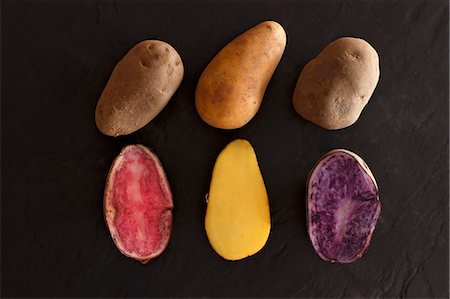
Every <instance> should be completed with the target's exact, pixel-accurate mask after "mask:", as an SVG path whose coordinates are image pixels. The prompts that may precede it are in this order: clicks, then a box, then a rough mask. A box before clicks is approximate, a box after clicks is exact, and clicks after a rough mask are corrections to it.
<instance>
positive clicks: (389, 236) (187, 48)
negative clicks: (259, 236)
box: [1, 0, 449, 297]
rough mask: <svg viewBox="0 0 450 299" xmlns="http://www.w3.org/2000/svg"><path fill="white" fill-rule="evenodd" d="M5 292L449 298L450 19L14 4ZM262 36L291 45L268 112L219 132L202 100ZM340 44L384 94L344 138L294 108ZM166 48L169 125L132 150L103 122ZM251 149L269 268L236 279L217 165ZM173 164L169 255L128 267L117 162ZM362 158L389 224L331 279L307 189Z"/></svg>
mask: <svg viewBox="0 0 450 299" xmlns="http://www.w3.org/2000/svg"><path fill="white" fill-rule="evenodd" d="M1 8H2V14H1V17H2V31H1V35H2V36H1V37H2V64H1V67H2V69H1V71H2V73H1V75H2V81H1V83H2V90H1V92H2V94H1V95H2V107H1V108H2V111H1V137H2V147H1V154H2V156H1V163H2V174H1V183H2V184H1V187H2V188H1V292H2V296H4V297H38V296H41V297H55V296H57V297H73V296H76V297H87V296H90V297H117V296H120V297H122V296H126V297H166V296H167V297H205V296H207V297H262V296H264V297H340V296H342V297H398V296H402V297H447V296H448V294H449V292H448V263H449V259H448V249H449V248H448V233H449V230H448V224H449V222H448V207H449V206H448V195H449V194H448V191H449V189H448V178H449V177H448V173H449V172H448V133H449V131H448V128H449V127H448V110H449V102H448V98H449V94H448V65H449V60H448V43H449V39H448V38H449V31H448V19H449V18H448V2H447V1H415V2H411V1H404V2H399V1H386V2H380V1H376V2H365V1H364V2H357V1H353V2H342V1H339V2H334V1H329V2H324V1H321V2H315V3H314V2H297V3H294V2H288V1H275V0H274V1H271V2H269V1H267V2H246V3H238V2H231V3H225V2H222V3H212V2H210V1H205V2H197V1H195V2H191V3H176V2H170V3H165V2H151V3H148V2H147V3H145V2H136V3H133V4H127V3H123V2H118V3H105V2H100V3H95V2H90V1H87V2H86V1H84V2H82V1H80V2H70V3H67V2H54V3H53V2H39V3H31V2H29V3H19V2H15V1H2V6H1ZM266 19H274V20H277V21H279V22H280V23H281V24H282V25H283V26H284V28H285V29H286V31H287V35H288V45H287V48H286V52H285V54H284V56H283V59H282V60H281V63H280V64H279V66H278V69H277V70H276V72H275V74H274V76H273V78H272V80H271V82H270V84H269V86H268V88H267V91H266V94H265V97H264V101H263V104H262V107H261V109H260V110H259V112H258V114H257V115H256V116H255V118H254V119H253V120H252V121H251V122H250V123H249V124H248V125H247V126H245V127H244V128H241V129H238V130H233V131H222V130H218V129H214V128H212V127H209V126H207V125H206V124H205V123H203V122H202V121H201V119H200V118H199V117H198V115H197V113H196V110H195V107H194V89H195V86H196V82H197V80H198V78H199V76H200V74H201V72H202V70H203V68H204V67H205V66H206V65H207V63H208V62H209V61H210V59H211V58H212V57H213V56H214V55H215V54H216V53H217V52H218V51H219V50H220V49H221V48H222V47H223V46H224V45H225V44H226V43H227V42H228V41H230V40H231V39H232V38H234V37H235V36H237V35H238V34H240V33H242V32H243V31H245V30H246V29H248V28H249V27H251V26H253V25H255V24H257V23H259V22H261V21H263V20H266ZM341 36H358V37H363V38H365V39H366V40H368V41H369V42H370V43H371V44H372V45H373V46H374V47H375V48H376V49H377V50H378V52H379V55H380V61H381V79H380V82H379V84H378V86H377V88H376V90H375V93H374V95H373V97H372V99H371V100H370V103H369V105H368V106H367V107H366V109H365V110H364V112H363V113H362V116H361V118H360V120H359V121H358V122H357V123H356V124H355V125H354V126H352V127H350V128H347V129H344V130H340V131H334V132H333V131H327V130H324V129H322V128H320V127H317V126H315V125H313V124H311V123H308V122H306V121H305V120H303V119H302V118H301V117H299V116H298V115H297V114H296V113H295V112H294V109H293V108H292V104H291V95H292V93H293V90H294V86H295V83H296V80H297V78H298V75H299V73H300V70H301V69H302V67H303V66H304V65H305V64H306V63H307V61H309V60H310V59H311V58H313V57H314V56H315V55H317V54H318V53H319V52H320V51H321V49H322V48H324V47H325V46H326V45H327V44H328V43H329V42H331V41H333V40H334V39H336V38H338V37H341ZM152 38H156V39H162V40H165V41H167V42H169V43H171V44H172V45H173V46H174V47H175V48H176V49H177V50H178V52H179V53H180V54H181V56H182V58H183V60H184V64H185V77H184V80H183V83H182V84H181V87H180V88H179V90H178V91H177V93H176V94H175V96H174V97H173V98H172V100H171V101H170V103H169V104H168V106H167V107H166V108H165V109H164V110H163V111H162V112H161V114H160V115H159V116H158V117H157V118H156V119H154V120H153V121H152V122H151V123H150V124H148V125H147V126H146V127H145V128H143V129H141V130H139V131H138V132H136V133H134V134H132V135H130V136H127V137H120V138H110V137H106V136H103V135H102V134H101V133H100V132H99V131H98V130H97V129H96V127H95V124H94V110H95V105H96V102H97V100H98V98H99V96H100V93H101V91H102V89H103V87H104V86H105V84H106V82H107V80H108V78H109V75H110V73H111V71H112V69H113V67H114V65H115V64H116V63H117V62H118V61H119V60H120V58H121V57H122V56H123V55H124V54H125V53H126V52H127V50H128V49H129V48H131V47H132V46H133V45H134V44H136V43H137V42H139V41H141V40H144V39H152ZM238 137H241V138H247V139H248V140H250V141H251V143H252V144H253V146H254V148H255V150H256V153H257V156H258V159H259V163H260V166H261V170H262V173H263V176H264V178H265V182H266V186H267V190H268V193H269V198H270V205H271V216H272V231H271V235H270V238H269V241H268V243H267V244H266V246H265V247H264V248H263V250H262V251H261V252H260V253H258V254H256V255H254V256H252V257H250V258H247V259H245V260H242V261H239V262H228V261H225V260H223V259H221V258H220V257H219V256H218V255H217V254H216V253H215V252H214V251H213V250H212V249H211V247H210V245H209V243H208V240H207V238H206V234H205V232H204V228H203V219H204V214H205V203H204V195H205V194H206V193H207V191H208V186H209V180H210V175H211V171H212V167H213V164H214V161H215V158H216V156H217V154H218V153H219V152H220V150H221V149H222V148H223V147H224V146H225V145H226V144H227V143H228V142H230V141H231V140H233V139H235V138H238ZM129 143H141V144H144V145H146V146H149V147H150V148H152V149H153V150H154V151H155V152H156V153H157V154H158V156H159V157H160V159H161V161H162V163H163V165H164V167H165V170H166V173H167V176H168V179H169V182H170V184H171V188H172V191H173V195H174V202H175V210H174V225H173V234H172V238H171V240H170V244H169V247H168V248H167V250H166V251H165V252H164V253H163V254H162V255H161V256H160V257H159V258H157V259H155V260H154V261H151V262H150V263H149V264H147V265H145V266H143V265H141V264H139V263H138V262H135V261H133V260H131V259H128V258H125V257H124V256H122V255H121V254H120V253H119V251H118V250H117V249H116V248H115V246H114V244H113V242H112V240H111V238H110V236H109V232H108V230H107V228H106V226H105V224H104V221H103V214H102V193H103V187H104V182H105V179H106V174H107V171H108V169H109V166H110V164H111V162H112V160H113V159H114V157H115V156H116V155H117V154H118V153H119V151H120V149H121V147H122V146H124V145H126V144H129ZM339 147H344V148H348V149H350V150H353V151H355V152H356V153H358V154H360V155H361V156H362V157H363V158H364V159H365V161H366V162H367V163H368V164H369V166H370V167H371V169H372V171H373V172H374V174H375V176H376V178H377V180H378V183H379V185H380V188H381V189H380V192H381V200H382V213H381V218H380V220H379V222H378V225H377V228H376V230H375V233H374V237H373V240H372V244H371V246H370V248H369V251H368V252H367V254H366V255H365V256H364V258H363V259H361V260H359V261H358V262H356V263H354V264H350V265H338V264H331V263H326V262H324V261H322V260H321V259H320V258H319V257H318V256H317V255H316V254H315V252H314V250H313V248H312V246H311V245H310V242H309V239H308V237H307V233H306V228H305V223H306V221H305V204H304V194H305V182H306V177H307V174H308V172H309V170H310V169H311V167H312V166H313V165H314V163H315V162H316V161H317V159H318V158H319V157H320V156H321V155H322V154H324V153H325V152H327V151H329V150H331V149H334V148H339Z"/></svg>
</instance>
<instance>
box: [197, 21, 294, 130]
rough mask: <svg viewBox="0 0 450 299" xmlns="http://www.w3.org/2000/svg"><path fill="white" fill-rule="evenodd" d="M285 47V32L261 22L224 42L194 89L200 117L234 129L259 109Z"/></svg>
mask: <svg viewBox="0 0 450 299" xmlns="http://www.w3.org/2000/svg"><path fill="white" fill-rule="evenodd" d="M285 47H286V33H285V31H284V29H283V27H282V26H281V25H280V24H278V23H277V22H274V21H266V22H262V23H260V24H258V25H256V26H255V27H253V28H251V29H249V30H248V31H246V32H244V33H242V34H241V35H239V36H238V37H236V38H235V39H234V40H232V41H231V42H230V43H229V44H228V45H226V46H225V47H224V48H223V49H222V50H221V51H220V52H219V53H218V54H217V55H216V56H215V57H214V58H213V59H212V60H211V62H210V63H209V64H208V66H207V67H206V68H205V70H204V71H203V73H202V75H201V76H200V79H199V81H198V84H197V89H196V92H195V105H196V108H197V111H198V114H199V115H200V117H201V118H202V119H203V120H204V121H205V122H206V123H207V124H209V125H211V126H213V127H216V128H220V129H236V128H240V127H242V126H244V125H245V124H247V123H248V122H249V121H250V120H251V119H252V118H253V117H254V116H255V114H256V113H257V112H258V109H259V107H260V106H261V102H262V100H263V97H264V93H265V91H266V88H267V85H268V84H269V81H270V78H271V77H272V75H273V73H274V71H275V69H276V67H277V65H278V63H279V62H280V59H281V56H282V55H283V52H284V49H285Z"/></svg>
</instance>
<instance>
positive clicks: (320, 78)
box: [293, 37, 380, 130]
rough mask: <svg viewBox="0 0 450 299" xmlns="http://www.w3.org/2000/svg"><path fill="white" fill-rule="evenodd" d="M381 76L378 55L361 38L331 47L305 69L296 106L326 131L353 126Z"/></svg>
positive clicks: (346, 40) (340, 39) (294, 101)
mask: <svg viewBox="0 0 450 299" xmlns="http://www.w3.org/2000/svg"><path fill="white" fill-rule="evenodd" d="M379 77H380V69H379V61H378V54H377V52H376V51H375V49H374V48H372V46H371V45H370V44H369V43H367V42H366V41H364V40H363V39H359V38H352V37H343V38H339V39H337V40H336V41H334V42H332V43H331V44H329V45H328V46H327V47H326V48H325V49H324V50H323V51H322V52H321V53H320V54H319V55H318V56H317V57H316V58H314V59H313V60H311V61H310V62H308V64H307V65H306V66H305V67H304V68H303V70H302V72H301V74H300V77H299V78H298V82H297V86H296V87H295V91H294V96H293V104H294V108H295V110H296V111H297V113H298V114H300V115H301V116H302V117H303V118H305V119H307V120H309V121H311V122H313V123H315V124H316V125H319V126H321V127H323V128H325V129H330V130H336V129H342V128H345V127H348V126H350V125H352V124H354V123H355V122H356V121H357V120H358V118H359V116H360V114H361V112H362V110H363V108H364V107H365V106H366V104H367V103H368V102H369V99H370V97H371V96H372V93H373V91H374V90H375V87H376V85H377V83H378V79H379Z"/></svg>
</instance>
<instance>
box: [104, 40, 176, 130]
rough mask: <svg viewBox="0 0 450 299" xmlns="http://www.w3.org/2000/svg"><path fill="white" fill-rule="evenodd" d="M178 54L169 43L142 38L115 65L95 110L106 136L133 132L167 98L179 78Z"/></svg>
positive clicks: (161, 106)
mask: <svg viewBox="0 0 450 299" xmlns="http://www.w3.org/2000/svg"><path fill="white" fill-rule="evenodd" d="M183 74H184V67H183V62H182V61H181V57H180V55H179V54H178V53H177V51H176V50H175V49H174V48H173V47H172V46H171V45H169V44H167V43H165V42H162V41H158V40H145V41H142V42H140V43H138V44H137V45H135V46H134V47H133V48H132V49H131V50H130V51H129V52H128V53H127V54H126V55H125V56H124V57H123V58H122V60H121V61H120V62H119V63H118V64H117V65H116V67H115V68H114V70H113V72H112V74H111V77H110V78H109V81H108V83H107V84H106V87H105V89H104V90H103V93H102V95H101V96H100V99H99V101H98V103H97V108H96V110H95V123H96V125H97V127H98V129H99V130H100V131H101V132H102V133H103V134H105V135H108V136H119V135H127V134H130V133H133V132H135V131H137V130H139V129H140V128H142V127H143V126H145V125H146V124H147V123H149V122H150V121H151V120H152V119H153V118H154V117H155V116H156V115H157V114H158V113H159V112H160V111H161V110H162V109H163V108H164V107H165V106H166V104H167V103H168V102H169V100H170V98H171V97H172V95H173V94H174V93H175V91H176V90H177V89H178V87H179V86H180V84H181V80H182V79H183Z"/></svg>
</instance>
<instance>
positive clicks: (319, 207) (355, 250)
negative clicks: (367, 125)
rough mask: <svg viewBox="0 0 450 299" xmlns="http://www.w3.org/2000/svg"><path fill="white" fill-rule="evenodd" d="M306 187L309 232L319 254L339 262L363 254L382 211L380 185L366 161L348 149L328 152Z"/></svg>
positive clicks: (354, 258) (312, 172)
mask: <svg viewBox="0 0 450 299" xmlns="http://www.w3.org/2000/svg"><path fill="white" fill-rule="evenodd" d="M306 190H307V195H306V205H307V211H308V213H307V216H308V217H307V224H308V233H309V237H310V239H311V243H312V245H313V247H314V250H315V251H316V252H317V254H318V255H319V256H320V257H321V258H322V259H323V260H325V261H337V262H339V263H352V262H354V261H356V260H357V259H359V258H360V257H362V256H363V254H364V253H365V252H366V251H367V248H368V247H369V244H370V240H371V238H372V234H373V231H374V230H375V226H376V224H377V221H378V218H379V216H380V211H381V202H380V198H379V192H378V185H377V182H376V180H375V177H374V176H373V174H372V172H371V171H370V169H369V167H368V166H367V164H366V163H365V162H364V160H363V159H362V158H361V157H359V156H358V155H357V154H355V153H353V152H351V151H349V150H344V149H335V150H332V151H330V152H328V153H327V154H325V155H324V156H323V157H322V158H320V160H319V162H317V164H316V165H315V166H314V168H313V170H312V171H311V173H310V175H309V178H308V183H307V188H306Z"/></svg>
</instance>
